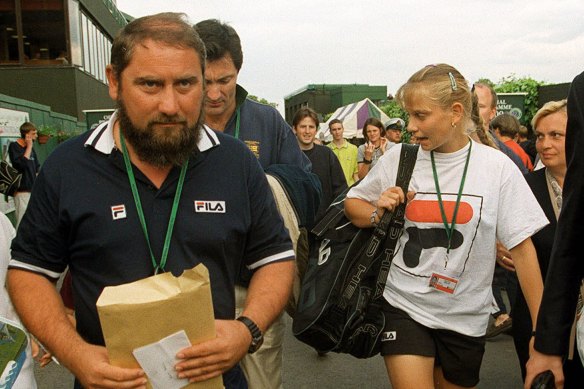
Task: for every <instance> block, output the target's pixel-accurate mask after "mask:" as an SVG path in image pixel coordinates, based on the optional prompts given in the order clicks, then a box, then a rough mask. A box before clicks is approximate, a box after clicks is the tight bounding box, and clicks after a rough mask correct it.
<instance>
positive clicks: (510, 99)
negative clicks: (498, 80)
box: [497, 92, 527, 120]
mask: <svg viewBox="0 0 584 389" xmlns="http://www.w3.org/2000/svg"><path fill="white" fill-rule="evenodd" d="M525 96H527V93H525V92H518V93H497V115H500V114H502V113H508V114H511V115H513V116H515V117H516V118H517V120H520V119H521V116H523V110H524V109H525Z"/></svg>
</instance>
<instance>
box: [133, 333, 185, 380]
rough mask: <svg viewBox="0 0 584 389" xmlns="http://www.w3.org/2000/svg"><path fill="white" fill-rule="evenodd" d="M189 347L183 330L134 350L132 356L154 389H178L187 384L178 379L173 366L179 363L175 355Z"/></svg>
mask: <svg viewBox="0 0 584 389" xmlns="http://www.w3.org/2000/svg"><path fill="white" fill-rule="evenodd" d="M190 345H191V342H190V341H189V338H187V334H186V333H185V331H184V330H181V331H179V332H176V333H174V334H172V335H170V336H167V337H166V338H164V339H161V340H159V341H158V342H156V343H151V344H148V345H146V346H142V347H138V348H137V349H134V351H133V354H134V357H135V358H136V360H137V361H138V363H139V364H140V366H141V367H142V369H144V372H145V373H146V375H147V376H148V379H149V380H150V383H151V384H152V387H153V388H155V389H180V388H182V387H184V386H187V385H188V384H189V380H188V379H186V378H182V379H180V378H178V375H177V372H176V370H175V369H174V366H175V365H176V363H177V362H178V361H179V360H178V359H177V358H176V354H177V353H178V352H179V351H180V350H182V349H184V348H186V347H189V346H190Z"/></svg>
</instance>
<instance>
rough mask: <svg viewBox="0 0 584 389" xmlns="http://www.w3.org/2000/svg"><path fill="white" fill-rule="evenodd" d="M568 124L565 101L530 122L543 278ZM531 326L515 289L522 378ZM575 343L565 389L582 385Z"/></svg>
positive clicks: (553, 228)
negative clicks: (542, 223) (543, 219)
mask: <svg viewBox="0 0 584 389" xmlns="http://www.w3.org/2000/svg"><path fill="white" fill-rule="evenodd" d="M567 124H568V110H567V101H566V100H560V101H550V102H548V103H546V104H545V105H544V106H543V107H541V108H540V110H539V111H537V113H536V114H535V116H534V117H533V120H532V121H531V125H532V127H533V129H534V131H535V136H536V140H535V147H536V150H537V153H538V154H539V158H540V160H541V161H542V163H543V165H544V166H545V168H544V169H540V170H536V171H534V172H533V173H530V174H528V175H527V176H525V179H526V180H527V183H528V184H529V187H530V188H531V190H532V192H533V194H534V195H535V198H536V199H537V201H538V202H539V205H540V206H541V208H542V209H543V211H544V212H545V214H546V216H547V218H548V219H549V220H550V224H548V225H547V226H546V227H545V228H543V229H542V230H541V231H539V232H537V233H536V234H535V235H533V236H532V238H531V239H532V241H533V245H534V246H535V251H536V252H537V259H538V261H539V267H540V269H541V274H542V276H543V279H544V280H545V276H546V274H547V271H548V267H549V263H550V257H551V252H552V246H553V243H554V236H555V233H556V225H557V220H558V217H559V214H560V209H561V207H562V190H563V187H564V177H565V176H566V172H567V170H568V167H567V164H566V126H567ZM533 327H534V325H533V323H532V321H531V317H530V315H529V311H528V309H527V305H526V303H525V298H524V296H523V293H522V292H521V290H518V291H517V297H516V298H515V304H514V305H513V341H514V343H515V351H516V352H517V356H518V358H519V363H520V366H521V374H522V376H523V378H525V373H526V371H525V364H526V363H527V361H528V359H529V341H530V339H531V329H532V328H533ZM575 346H576V345H575V337H574V336H573V335H572V338H571V340H570V344H569V345H567V346H566V348H567V349H568V350H569V352H568V358H567V359H566V361H565V362H564V369H563V370H564V378H565V381H564V388H565V389H569V388H579V387H582V382H584V368H583V367H582V363H581V361H580V359H579V358H578V355H577V353H576V355H574V350H575Z"/></svg>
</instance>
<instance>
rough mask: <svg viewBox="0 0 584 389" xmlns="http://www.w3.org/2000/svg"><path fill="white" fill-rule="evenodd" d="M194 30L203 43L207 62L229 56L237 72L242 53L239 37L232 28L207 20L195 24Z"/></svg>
mask: <svg viewBox="0 0 584 389" xmlns="http://www.w3.org/2000/svg"><path fill="white" fill-rule="evenodd" d="M194 28H195V31H197V33H198V34H199V36H200V37H201V39H202V40H203V42H205V48H206V50H207V60H208V61H216V60H218V59H221V58H223V57H224V56H225V55H226V54H229V56H230V57H231V60H232V61H233V65H235V68H236V69H237V71H238V72H239V70H240V69H241V65H242V63H243V52H242V51H241V41H240V39H239V35H237V32H236V31H235V29H233V27H231V26H230V25H228V24H226V23H221V22H220V21H219V20H217V19H207V20H203V21H202V22H199V23H197V24H195V26H194Z"/></svg>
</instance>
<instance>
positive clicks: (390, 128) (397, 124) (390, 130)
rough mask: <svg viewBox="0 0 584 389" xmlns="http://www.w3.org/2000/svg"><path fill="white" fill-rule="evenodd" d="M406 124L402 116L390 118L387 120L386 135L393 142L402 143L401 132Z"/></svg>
mask: <svg viewBox="0 0 584 389" xmlns="http://www.w3.org/2000/svg"><path fill="white" fill-rule="evenodd" d="M405 126H406V123H405V122H404V121H403V120H402V119H400V118H391V119H389V120H388V121H387V122H385V137H386V138H387V140H388V141H390V142H391V143H394V144H397V143H401V133H402V130H403V129H404V127H405ZM390 146H392V145H390Z"/></svg>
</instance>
